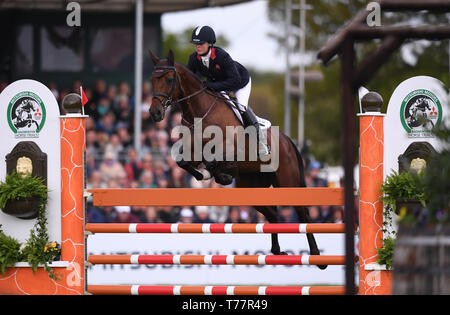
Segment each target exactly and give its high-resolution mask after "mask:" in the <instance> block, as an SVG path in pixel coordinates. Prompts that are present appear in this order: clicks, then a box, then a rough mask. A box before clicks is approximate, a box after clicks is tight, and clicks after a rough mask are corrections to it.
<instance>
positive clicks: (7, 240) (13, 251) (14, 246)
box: [0, 225, 20, 274]
mask: <svg viewBox="0 0 450 315" xmlns="http://www.w3.org/2000/svg"><path fill="white" fill-rule="evenodd" d="M18 261H20V243H19V242H18V241H17V240H16V239H14V238H12V237H10V236H7V235H6V234H5V233H4V232H3V231H2V230H1V225H0V272H1V273H2V274H4V273H5V271H6V268H9V267H12V266H14V264H15V263H16V262H18Z"/></svg>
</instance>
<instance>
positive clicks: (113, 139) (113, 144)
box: [105, 133, 123, 161]
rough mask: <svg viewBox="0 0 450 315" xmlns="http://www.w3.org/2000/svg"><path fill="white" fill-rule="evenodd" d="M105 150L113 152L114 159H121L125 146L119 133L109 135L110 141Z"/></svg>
mask: <svg viewBox="0 0 450 315" xmlns="http://www.w3.org/2000/svg"><path fill="white" fill-rule="evenodd" d="M105 150H106V151H108V152H109V151H111V152H113V153H114V159H115V160H118V161H120V158H121V157H122V151H123V146H122V143H120V139H119V136H118V135H117V133H113V134H111V136H110V137H109V142H108V143H107V144H106V146H105Z"/></svg>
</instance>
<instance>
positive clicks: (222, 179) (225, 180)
mask: <svg viewBox="0 0 450 315" xmlns="http://www.w3.org/2000/svg"><path fill="white" fill-rule="evenodd" d="M214 178H215V179H216V183H218V184H221V185H224V186H226V185H230V184H231V183H232V182H233V176H231V175H228V174H220V175H218V176H214Z"/></svg>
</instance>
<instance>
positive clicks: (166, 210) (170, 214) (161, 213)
mask: <svg viewBox="0 0 450 315" xmlns="http://www.w3.org/2000/svg"><path fill="white" fill-rule="evenodd" d="M157 213H158V217H160V218H161V220H162V221H163V222H164V223H175V222H177V220H178V219H177V216H176V215H175V213H174V211H173V208H171V207H160V208H158V210H157Z"/></svg>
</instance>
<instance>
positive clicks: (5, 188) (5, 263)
mask: <svg viewBox="0 0 450 315" xmlns="http://www.w3.org/2000/svg"><path fill="white" fill-rule="evenodd" d="M47 193H48V189H47V187H46V186H45V185H44V184H43V181H42V179H41V178H39V177H34V176H31V175H28V176H26V177H21V176H20V175H18V174H17V173H15V172H14V173H13V174H10V175H7V176H6V179H5V182H2V183H0V207H2V208H3V207H4V206H5V205H6V203H7V202H8V200H17V199H20V198H26V197H32V196H36V197H39V199H40V203H39V210H38V216H37V220H36V223H35V225H34V227H33V229H32V230H31V231H30V237H29V238H28V239H27V241H26V242H25V244H23V245H21V244H20V243H19V242H18V241H17V240H15V239H13V238H11V237H9V236H7V235H5V234H4V233H3V232H2V231H1V230H0V271H1V273H4V272H5V271H6V268H8V267H12V266H14V264H15V263H16V262H19V261H26V262H28V263H29V264H30V265H31V268H32V270H33V272H36V270H37V268H38V266H39V265H43V266H44V270H46V271H48V273H49V277H50V278H52V279H55V280H56V279H57V275H56V274H55V273H54V272H53V270H52V268H50V267H49V266H48V264H49V263H50V262H52V261H54V260H55V259H56V258H57V257H58V256H59V255H60V248H59V246H58V244H57V243H55V242H53V243H49V236H48V233H47V218H46V215H45V208H46V205H47Z"/></svg>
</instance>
